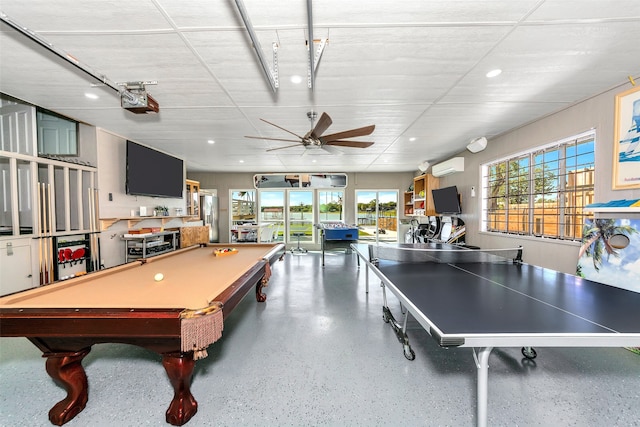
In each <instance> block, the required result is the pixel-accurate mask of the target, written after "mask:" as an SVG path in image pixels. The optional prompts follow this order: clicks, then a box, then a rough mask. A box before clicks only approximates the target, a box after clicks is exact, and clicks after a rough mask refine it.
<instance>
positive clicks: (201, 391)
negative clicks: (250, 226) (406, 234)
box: [0, 252, 640, 427]
mask: <svg viewBox="0 0 640 427" xmlns="http://www.w3.org/2000/svg"><path fill="white" fill-rule="evenodd" d="M266 292H267V294H268V300H267V302H266V304H258V303H256V302H255V299H253V298H252V297H251V295H249V296H248V297H247V298H245V299H244V300H243V302H242V303H241V304H240V305H239V306H238V307H237V308H236V310H235V311H234V312H233V313H232V315H231V316H230V317H229V318H228V319H227V321H226V323H225V331H224V337H223V339H222V340H221V341H220V342H218V343H216V344H214V345H213V346H212V347H210V349H209V357H208V358H207V359H204V360H201V361H198V363H197V365H196V371H195V375H194V380H193V386H192V392H193V394H194V396H195V398H196V399H197V400H198V402H199V408H198V413H197V414H196V415H195V417H194V418H193V419H192V420H191V421H190V422H189V423H188V424H187V425H188V426H194V427H195V426H399V425H405V426H473V425H475V422H476V416H475V398H476V393H475V378H476V376H475V375H476V369H475V365H474V361H473V356H472V352H471V349H467V348H458V349H455V348H452V349H442V348H439V347H438V346H437V345H436V344H435V341H433V340H432V339H431V338H430V337H429V336H428V335H427V334H426V332H425V331H424V330H423V329H422V328H421V327H420V326H419V325H418V324H417V322H410V323H409V335H410V339H411V343H412V345H413V349H414V350H415V352H416V359H415V360H414V361H408V360H407V359H405V358H404V356H403V352H402V347H401V346H400V344H399V343H398V341H397V339H396V337H395V335H394V334H393V332H392V330H391V328H390V327H389V325H387V324H385V323H384V322H383V321H382V311H381V305H382V293H381V291H380V288H379V287H378V286H377V284H375V282H374V281H373V280H372V287H371V291H370V293H369V294H368V295H367V294H366V293H365V282H364V271H360V270H358V269H357V267H356V261H355V256H352V255H345V254H343V253H339V252H336V253H334V254H328V255H327V259H326V266H325V268H324V269H323V268H322V266H321V259H320V254H318V253H309V254H303V255H291V254H288V255H287V256H286V257H285V260H284V261H283V262H278V263H277V264H276V265H275V267H274V270H273V276H272V279H271V283H270V286H269V287H268V288H267V289H266ZM392 302H393V304H392V308H395V309H396V312H397V308H398V305H397V302H395V301H392ZM537 350H538V358H537V359H536V360H535V363H531V362H530V363H527V362H525V361H523V360H522V359H523V358H522V356H521V354H520V349H516V348H506V349H496V350H494V351H493V353H492V355H491V358H490V360H489V364H490V368H489V408H488V414H489V425H491V426H531V425H539V426H639V425H640V357H638V356H636V355H634V354H632V353H631V352H629V351H627V350H624V349H606V348H605V349H582V348H538V349H537ZM84 366H85V369H86V371H87V375H88V377H89V402H88V404H87V407H86V409H85V410H84V411H83V412H81V413H80V414H79V415H78V416H77V417H76V418H75V419H73V420H72V421H70V422H69V423H68V424H66V425H68V426H69V427H75V426H143V425H152V426H164V425H167V424H166V423H165V420H164V412H165V410H166V408H167V406H168V404H169V402H170V400H171V397H172V393H173V392H172V389H171V386H170V384H169V381H168V379H167V377H166V374H165V372H164V369H163V367H162V365H161V363H160V357H159V356H158V355H156V354H154V353H151V352H149V351H147V350H144V349H141V348H137V347H131V346H126V345H115V344H103V345H97V346H94V348H93V350H92V351H91V353H90V354H89V355H88V356H87V357H86V358H85V361H84ZM64 395H65V393H64V391H63V390H62V389H61V388H59V387H58V386H56V385H55V384H54V383H53V381H52V380H51V379H50V378H49V376H48V375H47V374H46V372H45V369H44V359H42V358H41V355H40V353H39V351H38V350H37V349H36V348H35V347H34V346H33V345H32V344H31V343H29V342H28V341H27V340H25V339H23V338H1V339H0V425H2V426H49V425H51V424H49V421H48V416H47V413H48V411H49V409H50V407H51V406H53V404H54V403H55V402H57V401H58V400H60V399H62V398H63V397H64Z"/></svg>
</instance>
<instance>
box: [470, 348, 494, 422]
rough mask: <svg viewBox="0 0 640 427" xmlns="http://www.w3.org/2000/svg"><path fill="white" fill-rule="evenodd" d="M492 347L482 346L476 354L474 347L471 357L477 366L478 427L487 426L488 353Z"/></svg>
mask: <svg viewBox="0 0 640 427" xmlns="http://www.w3.org/2000/svg"><path fill="white" fill-rule="evenodd" d="M492 350H493V347H482V348H481V349H479V350H478V354H476V351H475V349H474V351H473V358H474V359H475V361H476V367H477V368H478V384H477V390H478V401H477V403H476V405H477V420H476V425H477V426H478V427H487V404H488V399H489V355H490V354H491V351H492Z"/></svg>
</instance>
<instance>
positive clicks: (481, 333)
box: [352, 243, 640, 426]
mask: <svg viewBox="0 0 640 427" xmlns="http://www.w3.org/2000/svg"><path fill="white" fill-rule="evenodd" d="M352 248H353V249H354V250H355V251H356V253H357V255H358V256H359V257H360V258H362V259H363V260H364V261H365V263H366V266H367V267H368V269H371V270H372V271H373V272H374V273H375V275H376V276H378V277H379V278H380V279H381V281H382V284H383V290H384V289H389V290H390V291H391V292H392V293H393V294H394V295H395V296H396V297H397V298H398V300H399V301H400V303H401V304H402V305H403V306H404V308H405V309H406V310H407V313H410V314H411V315H412V316H413V317H414V318H415V319H416V320H417V321H418V323H420V325H422V327H423V328H424V329H425V330H426V331H427V332H428V333H429V334H430V335H431V336H432V337H433V338H434V339H436V341H437V342H438V344H439V345H440V346H442V347H473V348H476V347H477V348H478V350H477V353H476V350H475V349H474V352H473V356H474V358H475V361H476V366H477V368H478V372H477V425H479V426H486V425H487V399H488V367H489V365H488V360H489V355H490V353H491V351H492V349H493V348H494V347H523V354H525V356H527V357H531V358H532V357H535V351H534V349H533V347H640V310H639V309H638V307H640V294H639V293H636V292H632V291H628V290H625V289H621V288H617V287H614V286H609V285H605V284H602V283H598V282H593V281H590V280H586V279H582V278H579V277H576V276H573V275H570V274H564V273H560V272H557V271H554V270H551V269H547V268H542V267H537V266H533V265H529V264H526V263H521V262H513V261H512V260H509V259H508V258H506V259H505V258H503V259H502V261H495V260H494V259H493V257H494V255H487V256H486V258H487V259H483V258H485V256H484V254H485V253H484V252H483V251H473V250H468V249H465V248H461V247H457V246H453V245H443V244H429V243H427V244H420V245H412V244H397V245H368V244H353V245H352ZM436 248H437V249H440V250H441V255H442V256H443V257H444V258H445V260H444V261H442V260H440V261H437V262H431V261H425V260H424V259H419V258H420V256H421V255H423V252H424V253H428V252H429V250H433V249H436ZM394 251H395V253H396V255H395V256H394V255H393V254H394ZM389 255H390V256H389ZM429 256H430V255H429ZM474 257H475V258H476V260H475V262H474V260H473V258H474ZM385 258H386V259H385ZM403 258H405V259H403ZM414 258H415V259H414ZM447 258H450V259H447ZM456 258H460V259H459V260H457V261H456ZM407 259H409V260H408V261H407ZM494 261H495V262H494ZM367 281H368V270H367ZM367 290H368V283H367ZM385 300H386V297H385ZM383 310H388V308H387V307H386V303H385V307H384V308H383ZM383 316H384V317H385V320H386V321H390V320H394V319H391V318H389V316H390V313H388V312H386V311H385V312H384V314H383ZM394 321H395V320H394ZM405 330H406V318H405V322H404V327H403V331H402V334H403V335H404V337H405V340H406V341H405V342H404V344H405V356H407V358H409V359H410V358H411V357H410V356H411V353H413V351H412V350H411V349H410V347H409V352H407V346H408V339H407V338H406V334H405Z"/></svg>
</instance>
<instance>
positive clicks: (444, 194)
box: [431, 185, 462, 214]
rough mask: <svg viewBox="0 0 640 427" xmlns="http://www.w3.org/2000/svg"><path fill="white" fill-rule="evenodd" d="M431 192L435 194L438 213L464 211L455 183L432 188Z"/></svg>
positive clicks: (435, 205)
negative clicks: (461, 207)
mask: <svg viewBox="0 0 640 427" xmlns="http://www.w3.org/2000/svg"><path fill="white" fill-rule="evenodd" d="M431 194H433V204H434V207H435V209H436V213H437V214H459V213H461V212H462V211H461V209H460V196H459V195H458V187H456V186H455V185H454V186H451V187H445V188H438V189H436V190H431Z"/></svg>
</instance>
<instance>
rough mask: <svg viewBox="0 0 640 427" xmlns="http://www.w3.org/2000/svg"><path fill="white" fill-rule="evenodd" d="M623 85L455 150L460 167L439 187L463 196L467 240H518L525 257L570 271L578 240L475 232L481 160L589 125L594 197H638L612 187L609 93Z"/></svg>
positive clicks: (494, 243) (508, 243)
mask: <svg viewBox="0 0 640 427" xmlns="http://www.w3.org/2000/svg"><path fill="white" fill-rule="evenodd" d="M626 86H628V85H624V86H621V87H619V88H617V89H614V90H611V91H608V92H605V93H603V94H601V95H597V96H594V97H592V98H590V99H587V100H585V101H583V102H580V103H579V104H576V105H574V106H572V107H570V108H567V109H565V110H563V111H560V112H558V113H556V114H553V115H551V116H548V117H545V118H543V119H540V120H537V121H535V122H532V123H530V124H528V125H525V126H522V127H520V128H518V129H515V130H513V131H511V132H508V133H505V134H503V135H500V136H498V137H495V138H492V139H490V140H489V143H488V145H487V148H486V149H485V150H484V151H482V152H480V153H476V154H472V153H470V152H468V151H464V152H463V153H461V154H460V155H462V156H464V157H465V171H464V172H462V173H458V174H455V175H451V176H448V177H443V178H441V179H440V186H441V187H447V186H450V185H456V186H457V187H458V191H459V192H460V193H461V195H462V211H463V215H461V217H462V219H463V220H464V221H465V223H466V240H467V243H468V244H470V245H476V246H480V247H481V248H493V247H512V246H517V245H522V246H523V248H524V259H525V261H526V262H528V263H530V264H537V265H541V266H544V267H549V268H553V269H556V270H559V271H563V272H566V273H572V274H573V273H575V270H576V264H577V262H578V249H579V244H577V243H563V242H558V241H556V240H552V239H547V240H543V239H539V238H522V237H517V236H500V235H497V234H492V233H480V232H479V225H480V215H481V212H480V199H479V197H480V182H481V177H480V165H481V164H482V163H486V162H488V161H490V160H493V159H497V158H501V157H505V156H508V155H511V154H514V153H518V152H521V151H524V150H526V149H529V148H532V147H536V146H539V145H543V144H546V143H550V142H554V141H557V140H560V139H563V138H567V137H570V136H572V135H576V134H578V133H581V132H584V131H587V130H589V129H592V128H593V129H595V131H596V171H597V173H596V183H595V201H596V202H607V201H610V200H618V199H637V198H640V190H616V191H614V190H612V174H613V172H612V169H613V152H614V151H613V148H614V146H613V132H614V131H613V115H614V98H615V95H616V94H617V93H620V92H622V91H623V90H625V89H628V87H626ZM479 136H480V135H479ZM472 186H475V187H476V194H477V197H476V198H471V187H472Z"/></svg>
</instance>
